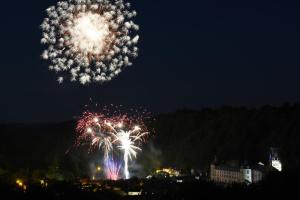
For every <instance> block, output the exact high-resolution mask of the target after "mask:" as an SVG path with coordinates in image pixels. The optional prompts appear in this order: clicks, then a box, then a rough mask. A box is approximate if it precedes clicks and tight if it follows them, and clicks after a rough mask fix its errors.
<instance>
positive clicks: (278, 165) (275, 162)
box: [272, 160, 282, 172]
mask: <svg viewBox="0 0 300 200" xmlns="http://www.w3.org/2000/svg"><path fill="white" fill-rule="evenodd" d="M272 167H274V168H275V169H277V170H278V171H280V172H281V171H282V164H281V162H280V161H279V160H272Z"/></svg>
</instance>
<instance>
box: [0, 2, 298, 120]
mask: <svg viewBox="0 0 300 200" xmlns="http://www.w3.org/2000/svg"><path fill="white" fill-rule="evenodd" d="M131 2H133V6H134V8H135V9H136V10H137V11H138V17H137V18H136V21H137V22H138V23H139V24H140V26H141V31H140V36H141V40H140V43H139V47H140V56H139V57H138V59H136V60H135V61H134V65H133V66H132V67H128V68H127V69H126V70H125V71H124V72H123V73H121V74H120V76H118V77H117V78H116V79H114V80H113V81H111V82H109V83H105V84H103V85H100V84H92V85H89V86H81V85H79V84H78V83H75V84H74V83H66V84H64V85H59V84H58V83H57V82H56V78H57V77H56V76H55V74H54V73H53V72H50V71H48V69H47V65H48V63H47V62H45V61H43V60H41V59H40V54H41V52H42V49H43V47H42V46H41V45H40V37H41V30H40V29H39V25H40V24H41V22H42V20H43V18H44V17H45V9H46V8H47V7H48V6H50V5H52V4H55V3H56V1H55V0H39V1H37V0H26V1H24V0H14V1H8V0H7V1H3V2H1V12H0V16H1V18H0V20H1V22H0V24H1V31H0V36H1V37H0V40H1V41H0V44H1V46H0V58H1V63H0V66H1V73H0V74H1V78H0V90H1V99H0V122H34V121H60V120H66V119H71V118H72V117H73V116H75V115H79V114H80V113H81V112H82V110H83V107H84V105H85V104H87V103H89V99H90V98H92V99H93V100H94V102H99V103H101V104H109V103H114V104H123V105H125V106H128V107H131V106H144V107H146V108H148V110H150V111H152V112H154V113H156V112H168V111H174V110H176V109H178V108H183V107H188V108H201V107H207V106H209V107H211V106H221V105H224V104H226V105H237V106H238V105H246V106H259V105H263V104H276V105H278V104H282V103H284V102H291V103H293V102H297V101H300V92H299V91H300V79H299V76H300V49H299V48H300V25H299V23H300V2H299V1H291V2H293V3H290V2H288V1H283V0H282V1H267V0H259V1H256V0H254V1H253V0H252V1H241V0H239V1H236V2H232V1H224V0H181V1H179V0H131Z"/></svg>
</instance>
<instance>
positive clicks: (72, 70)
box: [41, 0, 139, 84]
mask: <svg viewBox="0 0 300 200" xmlns="http://www.w3.org/2000/svg"><path fill="white" fill-rule="evenodd" d="M46 11H47V15H48V16H47V18H45V19H44V21H43V23H42V25H41V28H42V30H43V34H42V39H41V43H42V44H45V45H47V49H46V50H45V51H44V52H43V54H42V58H43V59H46V60H50V63H51V65H50V66H49V69H50V70H54V71H55V72H56V73H58V74H59V77H58V81H59V82H60V83H62V82H63V81H64V79H65V76H66V74H69V78H70V80H71V81H79V82H80V83H81V84H87V83H90V82H106V81H110V80H111V79H112V78H114V77H115V76H117V75H118V74H119V73H120V72H121V71H122V69H123V68H124V67H126V66H130V65H132V63H131V61H130V58H134V57H137V55H138V48H137V46H136V45H137V43H138V40H139V36H138V35H137V34H136V32H137V31H138V29H139V26H138V25H137V24H135V23H134V22H133V21H132V18H134V17H135V16H136V15H137V13H136V11H134V10H131V4H130V3H125V2H124V1H123V0H65V1H60V2H58V3H57V5H56V6H51V7H49V8H48V9H47V10H46Z"/></svg>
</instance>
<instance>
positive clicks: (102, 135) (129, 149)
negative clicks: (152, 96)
mask: <svg viewBox="0 0 300 200" xmlns="http://www.w3.org/2000/svg"><path fill="white" fill-rule="evenodd" d="M139 113H140V114H139ZM139 113H138V112H135V113H134V114H132V115H131V116H129V115H127V114H124V113H122V112H121V111H120V110H118V109H116V108H115V107H114V111H113V112H111V111H109V109H107V107H106V108H105V109H103V111H102V112H101V113H95V112H89V111H87V112H84V114H83V115H82V117H81V118H80V119H79V121H78V124H77V128H76V130H77V133H78V140H77V143H78V144H80V143H82V142H88V143H89V144H90V145H91V147H92V148H95V147H96V148H98V149H100V150H102V152H103V159H104V163H106V166H105V167H106V172H110V173H107V174H109V175H112V174H115V173H116V169H117V168H115V166H112V164H114V163H115V162H112V161H111V159H110V158H111V157H112V155H113V154H114V152H116V151H118V150H119V151H121V152H122V154H123V161H124V166H123V169H124V177H125V178H126V179H128V178H129V177H130V174H129V169H128V163H129V161H131V160H133V159H134V158H136V156H137V154H138V152H140V151H142V149H141V147H140V146H141V144H142V142H144V141H145V138H146V136H147V135H148V134H149V132H148V131H147V127H146V126H145V124H144V122H143V120H144V119H145V114H148V112H146V111H142V112H139ZM114 147H117V148H114ZM107 163H110V164H107ZM107 167H110V169H108V168H107ZM112 167H113V168H114V169H112ZM107 178H109V179H111V178H110V176H108V177H107Z"/></svg>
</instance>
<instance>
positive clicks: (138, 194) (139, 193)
mask: <svg viewBox="0 0 300 200" xmlns="http://www.w3.org/2000/svg"><path fill="white" fill-rule="evenodd" d="M141 194H142V192H128V195H129V196H140V195H141Z"/></svg>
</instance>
